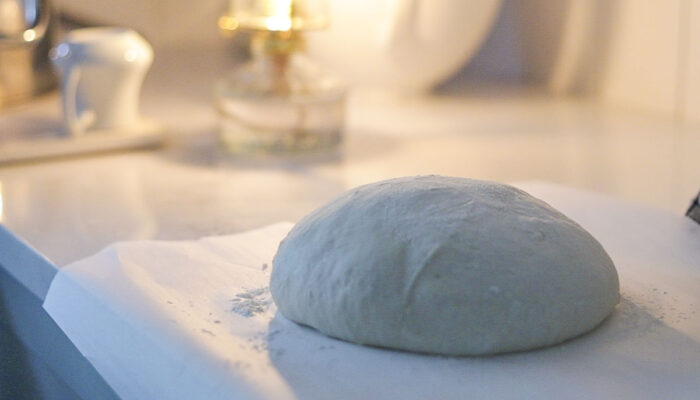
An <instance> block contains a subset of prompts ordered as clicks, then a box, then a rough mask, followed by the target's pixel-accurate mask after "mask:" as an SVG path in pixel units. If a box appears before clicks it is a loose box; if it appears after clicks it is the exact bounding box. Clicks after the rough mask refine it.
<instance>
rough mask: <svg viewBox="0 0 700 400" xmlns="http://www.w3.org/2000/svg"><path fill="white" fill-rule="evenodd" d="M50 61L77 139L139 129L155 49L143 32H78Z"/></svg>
mask: <svg viewBox="0 0 700 400" xmlns="http://www.w3.org/2000/svg"><path fill="white" fill-rule="evenodd" d="M50 56H51V60H52V61H53V63H54V65H55V66H56V68H57V69H58V71H59V73H60V75H61V96H62V103H63V115H64V119H65V122H66V125H67V128H68V131H69V133H70V134H71V135H81V134H83V133H85V132H88V131H104V130H113V129H125V128H126V129H128V128H129V127H135V126H137V125H138V124H139V122H140V119H139V113H138V103H139V93H140V91H141V84H142V82H143V79H144V77H145V75H146V72H147V71H148V68H149V67H150V66H151V63H152V62H153V49H152V48H151V46H150V45H149V44H148V42H147V41H146V40H145V39H144V38H142V37H141V36H140V35H139V34H138V33H136V32H134V31H132V30H129V29H125V28H85V29H76V30H74V31H71V32H70V33H69V34H68V35H67V36H66V38H65V39H64V40H63V42H61V43H60V44H59V45H58V46H56V47H55V48H54V49H53V50H52V51H51V55H50Z"/></svg>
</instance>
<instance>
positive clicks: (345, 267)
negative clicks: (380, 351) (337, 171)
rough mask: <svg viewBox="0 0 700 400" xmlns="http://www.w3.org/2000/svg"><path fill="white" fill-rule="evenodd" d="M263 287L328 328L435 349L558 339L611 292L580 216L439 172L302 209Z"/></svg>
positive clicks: (607, 304) (598, 311) (604, 306)
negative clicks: (307, 211)
mask: <svg viewBox="0 0 700 400" xmlns="http://www.w3.org/2000/svg"><path fill="white" fill-rule="evenodd" d="M270 291H271V293H272V296H273V298H274V301H275V303H276V304H277V307H278V308H279V311H280V312H281V313H282V314H283V315H284V316H286V317H287V318H289V319H291V320H293V321H296V322H298V323H300V324H304V325H308V326H310V327H313V328H316V329H318V330H319V331H321V332H323V333H325V334H327V335H329V336H333V337H336V338H340V339H344V340H347V341H351V342H355V343H360V344H367V345H375V346H382V347H389V348H395V349H403V350H410V351H417V352H426V353H437V354H445V355H483V354H495V353H501V352H509V351H520V350H529V349H533V348H536V347H541V346H547V345H551V344H555V343H559V342H562V341H564V340H566V339H569V338H573V337H575V336H578V335H580V334H582V333H585V332H587V331H589V330H591V329H593V328H594V327H595V326H596V325H598V324H599V323H600V322H601V321H603V319H605V318H606V316H607V315H609V314H610V313H611V312H612V310H613V309H614V307H615V305H616V304H617V302H618V299H619V283H618V277H617V272H616V270H615V266H614V265H613V262H612V260H611V259H610V257H609V256H608V255H607V253H606V252H605V250H604V249H603V247H602V246H601V245H600V244H599V243H598V242H597V241H596V240H595V239H594V238H593V237H592V236H591V235H590V234H589V233H588V232H586V231H585V230H584V229H583V228H581V227H580V226H579V225H578V224H576V223H575V222H573V221H572V220H570V219H568V218H567V217H566V216H564V215H563V214H561V213H560V212H558V211H556V210H555V209H553V208H552V207H550V206H549V205H548V204H546V203H544V202H543V201H541V200H538V199H536V198H534V197H532V196H530V195H529V194H527V193H525V192H523V191H522V190H519V189H516V188H514V187H511V186H508V185H503V184H499V183H493V182H486V181H477V180H471V179H463V178H450V177H441V176H420V177H408V178H398V179H391V180H388V181H383V182H378V183H373V184H369V185H365V186H361V187H359V188H356V189H353V190H351V191H349V192H347V193H345V194H343V195H342V196H340V197H339V198H337V199H335V200H334V201H332V202H330V203H328V204H326V205H325V206H323V207H321V208H319V209H318V210H316V211H314V212H313V213H311V214H310V215H308V216H306V217H305V218H304V219H302V220H301V221H300V222H299V223H298V224H296V226H295V227H294V228H293V229H292V230H291V232H290V233H289V235H288V236H287V237H286V238H285V239H284V240H283V241H282V243H281V244H280V247H279V250H278V251H277V254H276V255H275V259H274V269H273V271H272V276H271V279H270Z"/></svg>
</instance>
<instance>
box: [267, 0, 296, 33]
mask: <svg viewBox="0 0 700 400" xmlns="http://www.w3.org/2000/svg"><path fill="white" fill-rule="evenodd" d="M265 3H266V4H265V6H266V8H267V10H266V11H267V14H268V15H269V17H267V18H265V27H266V28H267V29H269V30H271V31H288V30H290V29H292V0H269V1H266V2H265Z"/></svg>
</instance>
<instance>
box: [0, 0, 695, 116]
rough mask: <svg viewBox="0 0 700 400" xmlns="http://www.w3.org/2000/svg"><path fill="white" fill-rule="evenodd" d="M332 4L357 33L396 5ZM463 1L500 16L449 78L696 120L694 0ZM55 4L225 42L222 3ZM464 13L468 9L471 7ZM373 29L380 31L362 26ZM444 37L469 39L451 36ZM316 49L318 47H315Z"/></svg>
mask: <svg viewBox="0 0 700 400" xmlns="http://www.w3.org/2000/svg"><path fill="white" fill-rule="evenodd" d="M3 2H7V0H3ZM328 3H329V7H330V8H331V10H333V7H334V6H335V7H345V8H357V9H358V10H359V11H358V12H359V13H360V15H359V16H358V15H352V14H350V13H349V12H348V13H347V14H346V17H347V18H348V19H349V20H350V22H351V23H352V24H355V25H354V29H356V30H357V31H358V32H359V33H356V34H357V35H360V36H362V35H364V34H368V35H369V34H373V33H377V35H378V32H379V30H380V29H381V27H378V26H372V25H370V24H366V23H365V22H363V23H357V22H355V21H356V20H357V19H358V18H357V17H359V19H363V20H365V21H370V22H375V21H379V20H380V19H381V17H382V16H383V15H382V14H384V15H386V14H388V11H387V10H388V9H389V8H390V7H391V6H392V4H391V3H392V1H355V2H352V3H354V5H352V6H348V5H345V6H343V2H342V1H329V2H328ZM424 3H425V4H422V5H420V6H422V7H423V8H435V9H440V8H442V9H445V10H449V9H450V7H454V6H455V4H458V3H462V2H460V1H452V2H450V1H445V0H438V1H434V2H424ZM465 3H475V5H474V6H473V9H476V10H477V11H481V9H482V8H489V7H490V8H493V9H494V11H491V10H487V11H486V13H482V14H481V15H479V17H478V18H474V19H473V20H472V19H469V16H464V17H460V18H463V20H464V24H469V25H474V24H479V23H482V24H483V22H484V21H483V20H484V19H486V20H488V19H490V18H494V21H493V25H492V26H489V27H488V28H484V36H485V38H484V41H483V43H478V45H475V46H474V47H477V49H476V51H475V54H474V55H473V57H472V58H471V60H469V61H468V62H466V65H464V66H463V67H462V68H461V69H459V70H458V71H457V72H456V74H455V75H452V76H449V75H448V77H446V78H445V79H447V81H446V82H445V84H447V85H452V84H455V83H457V84H461V83H463V82H468V83H469V84H470V85H472V84H474V82H479V83H481V82H487V83H490V84H494V83H495V84H499V85H503V86H523V85H525V86H535V87H539V88H542V89H543V90H546V91H547V92H548V93H551V94H553V95H572V96H587V97H592V98H595V99H599V100H600V101H601V102H603V103H605V104H609V105H611V106H615V107H622V108H627V109H634V110H639V111H642V112H649V113H653V114H656V115H661V116H665V117H669V118H676V119H678V120H682V121H688V122H696V123H698V122H700V32H699V30H700V3H699V2H698V1H695V0H671V1H663V2H659V1H654V0H641V1H634V0H610V1H606V0H564V1H551V0H504V1H502V2H499V1H483V0H475V1H472V2H465ZM478 3H483V4H478ZM498 3H500V4H498ZM56 6H57V7H58V9H59V10H60V11H61V12H62V14H63V16H64V18H67V19H69V20H70V21H74V22H78V23H83V24H109V25H121V26H130V27H132V28H135V29H136V30H137V31H139V32H141V33H142V34H143V35H144V36H145V37H146V38H147V39H148V40H149V41H150V42H151V43H152V44H153V45H154V47H155V48H156V49H159V48H167V47H172V46H179V47H181V46H212V47H216V46H220V45H222V39H221V35H220V34H219V31H218V28H217V26H216V24H215V23H214V22H213V21H216V20H217V19H218V18H219V17H220V16H221V14H222V13H223V12H224V10H225V9H226V4H224V3H223V2H222V1H221V0H215V1H212V0H203V1H199V2H197V5H196V6H193V4H192V3H191V2H189V1H186V0H160V1H158V0H146V1H136V0H134V1H117V0H104V1H101V2H100V5H99V7H96V6H95V3H94V2H92V1H89V0H57V1H56ZM467 11H471V10H470V9H468V8H467ZM492 14H493V17H492ZM430 17H431V16H430V15H427V16H426V18H430ZM435 17H436V18H438V16H435ZM342 18H343V14H342V13H334V12H333V11H331V29H333V25H334V24H344V22H343V21H342ZM345 25H346V24H345ZM377 25H378V24H377ZM486 25H489V24H488V22H486ZM370 30H375V31H377V32H370V33H365V32H367V31H370ZM363 31H364V32H363ZM314 35H316V36H323V35H326V36H328V35H330V34H329V33H328V32H324V31H320V32H315V33H312V34H311V35H310V36H311V37H310V39H309V40H310V41H312V42H313V40H314V39H315V38H314V37H313V36H314ZM477 36H479V35H477ZM442 40H450V41H460V40H463V41H469V40H472V39H471V38H468V37H459V36H456V35H453V36H452V37H445V38H442ZM477 41H478V40H477ZM240 42H241V44H240V47H241V49H245V48H246V46H245V40H243V39H241V40H240ZM337 46H338V47H341V44H340V43H338V44H337ZM342 46H347V45H345V44H344V45H342ZM319 47H322V46H319ZM327 47H328V46H327V45H326V50H328V49H327ZM313 49H314V48H313V44H312V54H314V52H313ZM314 55H315V56H316V57H317V58H318V59H321V60H324V61H326V62H327V63H330V64H332V61H330V62H329V60H328V59H329V58H331V56H332V55H329V54H323V53H322V52H321V51H320V49H319V50H317V51H316V52H315V54H314ZM352 56H353V57H360V58H361V57H362V55H361V54H353V55H352ZM463 61H465V60H463Z"/></svg>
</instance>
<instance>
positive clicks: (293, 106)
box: [216, 0, 345, 154]
mask: <svg viewBox="0 0 700 400" xmlns="http://www.w3.org/2000/svg"><path fill="white" fill-rule="evenodd" d="M327 25H328V17H327V10H326V7H325V3H323V2H321V1H308V0H307V1H301V0H294V1H292V0H231V3H230V9H229V13H228V14H227V15H225V16H223V17H222V18H221V19H220V20H219V27H220V28H221V29H222V30H223V31H225V32H234V31H237V30H247V31H251V32H252V35H251V46H250V48H251V56H252V59H251V60H250V61H249V62H247V63H246V64H244V65H242V66H240V67H238V68H236V69H235V70H233V71H231V73H229V74H228V75H227V76H225V77H224V78H223V79H221V80H220V81H219V82H218V83H217V86H216V97H217V108H218V111H219V118H220V139H221V142H222V143H223V145H224V147H225V148H226V149H227V150H229V151H230V152H232V153H239V154H240V153H288V152H292V153H294V152H304V151H309V150H318V149H328V148H332V147H335V146H336V145H337V144H338V143H340V141H341V139H342V125H343V115H344V110H345V87H344V86H343V85H342V84H341V83H340V81H339V80H338V79H336V78H335V77H333V76H332V75H331V74H328V73H327V72H325V71H323V70H322V69H321V68H320V67H319V66H317V65H316V64H314V63H313V62H312V61H311V60H309V58H308V57H306V55H305V51H304V50H305V41H304V32H306V31H309V30H317V29H323V28H325V27H326V26H327Z"/></svg>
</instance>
